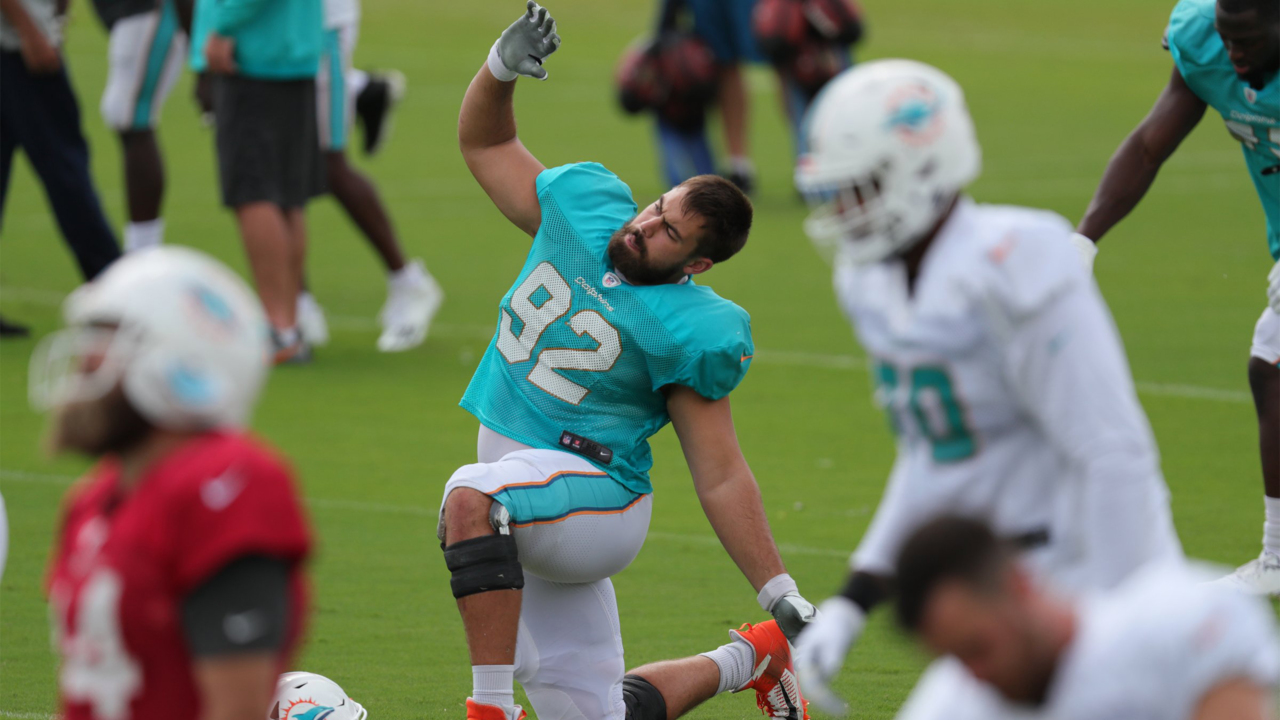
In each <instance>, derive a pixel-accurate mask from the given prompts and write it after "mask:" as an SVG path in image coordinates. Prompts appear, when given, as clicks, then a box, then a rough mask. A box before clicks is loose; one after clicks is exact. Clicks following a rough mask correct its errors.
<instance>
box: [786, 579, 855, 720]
mask: <svg viewBox="0 0 1280 720" xmlns="http://www.w3.org/2000/svg"><path fill="white" fill-rule="evenodd" d="M865 624H866V615H865V614H863V612H862V610H861V609H860V608H859V607H858V606H857V605H856V604H854V602H853V601H852V600H850V599H849V598H846V597H843V596H839V595H837V596H836V597H832V598H827V599H826V600H824V601H823V603H822V607H821V608H819V613H818V617H817V618H815V619H814V621H813V622H811V623H809V624H808V626H806V627H805V629H804V632H802V633H800V637H798V638H796V640H795V646H796V649H795V653H794V654H793V655H792V659H793V660H794V661H795V667H796V678H797V679H798V680H799V681H800V692H801V693H803V694H804V697H805V698H806V699H808V700H809V701H810V702H812V703H815V704H817V706H818V707H820V708H822V710H823V712H826V713H829V714H831V715H844V714H845V713H846V712H848V710H849V706H848V703H846V702H845V701H844V700H843V699H842V698H841V697H840V696H839V695H836V694H835V691H833V690H832V689H831V681H832V680H835V678H836V675H838V674H840V668H841V667H843V666H844V659H845V656H847V655H848V654H849V648H851V647H853V642H854V641H855V640H857V639H858V636H859V635H861V634H862V627H863V625H865Z"/></svg>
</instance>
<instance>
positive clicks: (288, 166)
mask: <svg viewBox="0 0 1280 720" xmlns="http://www.w3.org/2000/svg"><path fill="white" fill-rule="evenodd" d="M213 107H214V118H215V122H216V124H217V144H218V174H219V177H220V180H221V185H222V203H223V204H224V205H226V206H227V207H230V208H235V207H239V206H241V205H247V204H249V203H255V202H270V203H273V204H275V205H279V206H280V207H282V208H300V207H303V206H304V205H306V204H307V201H308V200H310V199H311V198H313V197H316V196H318V195H323V194H324V191H325V167H324V159H323V158H322V157H321V155H320V140H319V137H318V134H317V131H316V85H315V82H314V81H313V80H258V79H256V78H248V77H243V76H241V75H216V76H214V81H213Z"/></svg>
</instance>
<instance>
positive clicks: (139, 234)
mask: <svg viewBox="0 0 1280 720" xmlns="http://www.w3.org/2000/svg"><path fill="white" fill-rule="evenodd" d="M162 242H164V218H156V219H155V220H147V221H146V222H136V223H135V222H131V223H129V224H128V225H125V226H124V251H125V252H133V251H134V250H142V249H143V248H149V247H155V246H156V245H159V244H160V243H162Z"/></svg>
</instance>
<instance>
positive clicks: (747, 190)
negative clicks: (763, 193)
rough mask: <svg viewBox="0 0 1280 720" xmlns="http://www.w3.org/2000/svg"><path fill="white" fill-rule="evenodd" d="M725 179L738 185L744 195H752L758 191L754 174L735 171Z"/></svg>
mask: <svg viewBox="0 0 1280 720" xmlns="http://www.w3.org/2000/svg"><path fill="white" fill-rule="evenodd" d="M725 177H726V178H727V179H728V180H729V182H731V183H733V184H734V185H737V186H738V189H739V190H741V191H742V193H743V194H744V195H750V194H751V193H753V192H755V190H756V177H755V175H754V174H752V173H744V172H737V171H733V172H730V173H729V174H728V175H726V176H725Z"/></svg>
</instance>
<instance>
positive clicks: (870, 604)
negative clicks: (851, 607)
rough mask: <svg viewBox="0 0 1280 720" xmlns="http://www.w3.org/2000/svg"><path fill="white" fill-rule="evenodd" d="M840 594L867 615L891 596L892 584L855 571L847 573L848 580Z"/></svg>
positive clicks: (883, 578) (877, 576) (882, 578)
mask: <svg viewBox="0 0 1280 720" xmlns="http://www.w3.org/2000/svg"><path fill="white" fill-rule="evenodd" d="M840 594H841V595H843V596H844V597H846V598H849V599H850V600H852V601H853V603H854V604H855V605H857V606H858V607H860V608H862V612H863V613H864V614H867V615H869V614H871V611H872V610H873V609H874V608H875V607H876V606H877V605H879V604H880V603H882V602H884V601H885V600H888V599H889V596H891V595H893V582H892V581H891V580H889V579H888V578H885V577H881V576H879V575H872V574H871V573H865V572H861V571H858V570H855V571H853V572H851V573H849V579H848V581H846V582H845V584H844V589H843V590H841V591H840Z"/></svg>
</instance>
